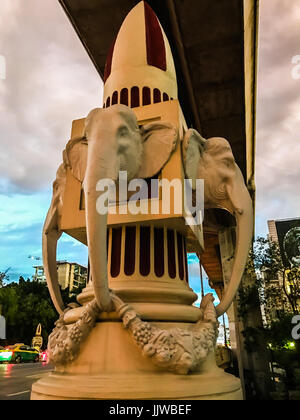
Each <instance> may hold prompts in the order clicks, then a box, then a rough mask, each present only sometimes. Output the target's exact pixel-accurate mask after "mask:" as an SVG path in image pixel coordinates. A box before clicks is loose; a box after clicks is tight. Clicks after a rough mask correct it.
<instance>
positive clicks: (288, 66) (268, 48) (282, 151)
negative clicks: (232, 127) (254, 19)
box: [256, 0, 300, 235]
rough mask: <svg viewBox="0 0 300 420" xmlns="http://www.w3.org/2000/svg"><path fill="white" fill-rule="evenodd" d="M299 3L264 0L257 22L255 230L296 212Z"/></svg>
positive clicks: (299, 146) (299, 148) (299, 132)
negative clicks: (295, 65)
mask: <svg viewBox="0 0 300 420" xmlns="http://www.w3.org/2000/svg"><path fill="white" fill-rule="evenodd" d="M299 20H300V4H299V2H298V1H297V0H283V1H282V0H265V1H263V2H262V3H261V10H260V26H259V72H258V101H257V144H256V187H257V199H256V215H257V220H256V232H257V234H260V235H261V234H263V235H265V234H266V233H267V223H266V222H267V220H270V219H281V218H290V217H296V216H299V209H300V196H299V190H300V165H299V156H300V142H299V136H300V96H299V92H300V80H295V79H294V78H293V77H292V69H293V64H292V58H293V56H295V55H299V54H300V38H299Z"/></svg>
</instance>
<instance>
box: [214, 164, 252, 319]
mask: <svg viewBox="0 0 300 420" xmlns="http://www.w3.org/2000/svg"><path fill="white" fill-rule="evenodd" d="M238 178H240V182H237V183H235V184H234V186H229V187H228V189H227V193H228V196H229V200H230V202H231V204H232V206H233V209H234V215H235V218H236V222H237V228H236V237H237V240H236V248H235V256H234V262H233V266H232V273H231V278H230V281H229V283H228V286H227V288H226V289H225V294H224V296H223V297H222V299H221V302H220V304H219V305H217V307H216V311H217V316H218V317H220V316H222V315H223V314H224V313H225V312H226V311H227V309H228V308H229V306H230V305H231V303H232V301H233V299H234V297H235V295H236V293H237V291H238V288H239V285H240V282H241V279H242V276H243V273H244V269H245V265H246V262H247V258H248V254H249V249H250V246H251V242H252V238H253V209H252V201H251V198H250V195H249V192H248V190H247V188H246V186H245V184H244V181H243V179H242V175H241V173H240V170H239V169H238Z"/></svg>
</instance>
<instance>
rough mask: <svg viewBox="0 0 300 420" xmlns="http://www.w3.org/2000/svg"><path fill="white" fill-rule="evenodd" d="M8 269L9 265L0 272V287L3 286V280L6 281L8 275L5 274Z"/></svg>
mask: <svg viewBox="0 0 300 420" xmlns="http://www.w3.org/2000/svg"><path fill="white" fill-rule="evenodd" d="M9 270H10V267H9V268H8V269H7V270H5V271H4V272H3V273H2V272H0V287H3V286H4V282H5V281H8V275H7V272H8V271H9Z"/></svg>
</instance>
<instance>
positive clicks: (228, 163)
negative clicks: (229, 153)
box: [223, 157, 234, 168]
mask: <svg viewBox="0 0 300 420" xmlns="http://www.w3.org/2000/svg"><path fill="white" fill-rule="evenodd" d="M223 162H224V163H225V165H226V166H227V167H228V168H230V167H231V166H233V165H234V159H233V158H232V157H226V158H224V159H223Z"/></svg>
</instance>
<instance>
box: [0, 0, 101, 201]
mask: <svg viewBox="0 0 300 420" xmlns="http://www.w3.org/2000/svg"><path fill="white" fill-rule="evenodd" d="M2 2H3V0H2ZM2 2H1V14H2V16H3V17H4V19H5V25H1V40H0V54H2V55H3V56H4V57H5V60H6V66H7V69H6V79H5V80H0V142H1V154H0V179H1V181H0V188H1V190H0V192H2V193H3V192H5V193H7V192H8V191H9V192H11V191H16V192H20V193H28V192H33V191H38V190H40V189H41V188H44V187H45V186H46V185H48V184H49V183H51V182H52V181H53V179H54V178H55V172H56V168H57V167H58V165H59V164H60V162H61V159H62V157H61V153H62V150H63V148H64V146H65V144H66V143H67V141H68V139H69V136H70V130H71V123H72V120H74V119H76V118H82V117H84V116H86V115H87V114H88V112H89V111H90V110H91V109H92V108H95V107H97V106H100V105H101V96H102V93H101V92H102V82H101V79H100V77H99V76H98V74H97V72H96V70H95V68H94V66H93V64H92V63H91V61H90V59H89V57H88V55H87V53H86V52H85V50H84V48H83V46H82V45H81V43H80V41H79V39H78V37H77V35H76V33H75V31H74V30H73V28H72V27H71V25H70V23H69V22H68V19H67V17H66V15H65V14H64V12H63V10H62V9H61V7H60V6H59V4H58V2H55V3H53V1H52V0H44V1H43V6H42V7H40V6H38V5H37V2H36V0H27V1H26V2H24V1H21V0H15V1H14V2H13V3H14V4H13V5H12V4H11V3H12V2H11V1H10V0H4V2H3V3H4V4H2ZM2 7H3V9H2Z"/></svg>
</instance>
